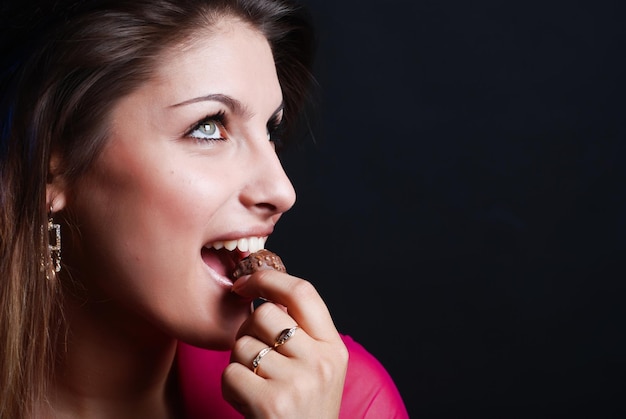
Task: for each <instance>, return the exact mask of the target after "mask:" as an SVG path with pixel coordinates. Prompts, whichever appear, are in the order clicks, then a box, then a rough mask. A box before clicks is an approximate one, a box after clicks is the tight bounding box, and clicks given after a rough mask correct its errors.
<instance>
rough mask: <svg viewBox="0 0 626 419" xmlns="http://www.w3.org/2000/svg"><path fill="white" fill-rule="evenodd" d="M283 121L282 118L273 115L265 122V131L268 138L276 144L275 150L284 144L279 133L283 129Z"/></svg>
mask: <svg viewBox="0 0 626 419" xmlns="http://www.w3.org/2000/svg"><path fill="white" fill-rule="evenodd" d="M283 122H284V119H283V118H279V116H278V115H274V117H273V118H272V119H271V120H270V121H269V122H268V123H267V133H268V136H269V139H270V141H272V142H273V143H274V144H275V145H276V149H277V150H278V149H280V148H282V147H283V145H284V144H283V141H282V138H281V134H282V133H283V129H284V124H283Z"/></svg>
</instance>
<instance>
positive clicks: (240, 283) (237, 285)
mask: <svg viewBox="0 0 626 419" xmlns="http://www.w3.org/2000/svg"><path fill="white" fill-rule="evenodd" d="M248 278H250V275H244V276H241V277H239V278H238V279H237V280H236V281H235V282H234V283H233V287H232V288H231V291H232V292H237V291H240V290H241V289H242V288H244V287H245V285H246V282H248Z"/></svg>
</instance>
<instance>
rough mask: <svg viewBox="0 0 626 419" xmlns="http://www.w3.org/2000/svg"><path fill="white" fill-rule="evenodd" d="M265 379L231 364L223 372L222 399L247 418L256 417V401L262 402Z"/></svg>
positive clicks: (244, 368)
mask: <svg viewBox="0 0 626 419" xmlns="http://www.w3.org/2000/svg"><path fill="white" fill-rule="evenodd" d="M263 381H264V379H263V378H262V377H259V376H257V375H254V374H250V370H249V369H248V368H246V366H244V365H242V364H239V363H231V364H228V366H226V368H225V369H224V371H223V372H222V397H223V398H224V400H226V402H228V403H229V404H230V405H231V406H233V407H234V408H235V409H236V410H237V411H238V412H239V413H241V414H242V415H244V416H245V417H256V416H255V412H254V406H258V405H259V403H256V402H255V400H262V398H263V394H262V391H263V389H264V388H266V387H267V386H264V385H262V382H263Z"/></svg>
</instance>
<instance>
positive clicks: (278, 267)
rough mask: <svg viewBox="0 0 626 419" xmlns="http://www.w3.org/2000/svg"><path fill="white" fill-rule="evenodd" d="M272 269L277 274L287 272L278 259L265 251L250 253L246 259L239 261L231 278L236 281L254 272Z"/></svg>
mask: <svg viewBox="0 0 626 419" xmlns="http://www.w3.org/2000/svg"><path fill="white" fill-rule="evenodd" d="M265 269H273V270H275V271H279V272H287V269H286V268H285V265H284V264H283V261H282V260H281V259H280V257H279V256H278V255H277V254H276V253H274V252H270V251H269V250H267V249H261V250H259V251H258V252H254V253H251V254H250V255H248V257H246V258H243V259H242V260H240V261H239V263H238V264H237V266H236V267H235V270H234V271H233V278H235V279H237V278H239V277H241V276H243V275H250V274H252V273H254V272H256V271H262V270H265Z"/></svg>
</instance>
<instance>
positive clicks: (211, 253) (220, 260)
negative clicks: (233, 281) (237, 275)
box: [202, 247, 235, 276]
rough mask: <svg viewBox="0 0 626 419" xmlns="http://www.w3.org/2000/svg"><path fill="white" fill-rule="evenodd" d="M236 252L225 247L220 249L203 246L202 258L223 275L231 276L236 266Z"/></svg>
mask: <svg viewBox="0 0 626 419" xmlns="http://www.w3.org/2000/svg"><path fill="white" fill-rule="evenodd" d="M234 256H235V255H234V254H233V252H230V251H228V250H226V249H224V248H222V249H220V250H215V249H207V248H206V247H203V248H202V260H203V261H204V263H206V264H207V265H208V266H210V267H211V269H213V270H214V271H215V272H217V273H218V274H220V275H222V276H230V274H231V273H232V271H233V269H234V268H235V261H234Z"/></svg>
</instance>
